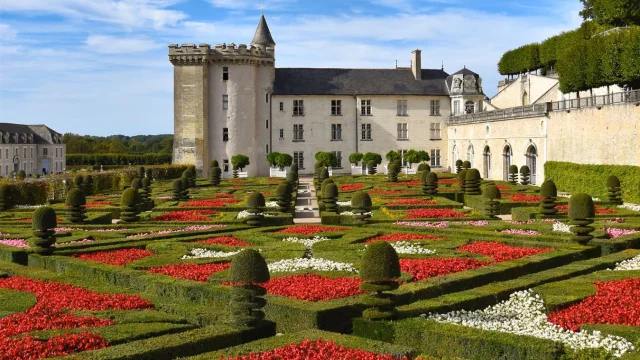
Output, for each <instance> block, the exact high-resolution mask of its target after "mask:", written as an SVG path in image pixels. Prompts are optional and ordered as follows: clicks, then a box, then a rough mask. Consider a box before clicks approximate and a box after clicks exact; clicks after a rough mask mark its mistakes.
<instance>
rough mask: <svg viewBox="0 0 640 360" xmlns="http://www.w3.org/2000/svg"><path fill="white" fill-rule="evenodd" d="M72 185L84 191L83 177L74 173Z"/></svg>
mask: <svg viewBox="0 0 640 360" xmlns="http://www.w3.org/2000/svg"><path fill="white" fill-rule="evenodd" d="M73 186H74V187H75V188H78V189H80V190H82V191H84V177H82V175H76V176H74V177H73Z"/></svg>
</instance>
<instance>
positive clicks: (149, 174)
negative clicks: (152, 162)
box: [147, 169, 153, 182]
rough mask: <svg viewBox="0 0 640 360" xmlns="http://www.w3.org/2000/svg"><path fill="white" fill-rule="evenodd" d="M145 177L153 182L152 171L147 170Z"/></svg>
mask: <svg viewBox="0 0 640 360" xmlns="http://www.w3.org/2000/svg"><path fill="white" fill-rule="evenodd" d="M147 177H148V178H149V180H151V182H153V170H151V169H147Z"/></svg>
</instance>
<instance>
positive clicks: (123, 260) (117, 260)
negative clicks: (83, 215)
mask: <svg viewBox="0 0 640 360" xmlns="http://www.w3.org/2000/svg"><path fill="white" fill-rule="evenodd" d="M153 255H155V254H154V253H153V252H151V251H149V250H144V249H119V250H109V251H98V252H93V253H86V254H73V255H72V256H73V257H74V258H76V259H81V260H86V261H94V262H100V263H103V264H109V265H115V266H120V267H124V266H125V265H126V264H128V263H130V262H132V261H136V260H138V259H142V258H146V257H149V256H153Z"/></svg>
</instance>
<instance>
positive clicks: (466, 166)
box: [462, 160, 471, 170]
mask: <svg viewBox="0 0 640 360" xmlns="http://www.w3.org/2000/svg"><path fill="white" fill-rule="evenodd" d="M462 168H463V169H467V170H468V169H471V161H469V160H466V161H464V162H462Z"/></svg>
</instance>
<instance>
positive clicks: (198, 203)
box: [178, 194, 241, 208]
mask: <svg viewBox="0 0 640 360" xmlns="http://www.w3.org/2000/svg"><path fill="white" fill-rule="evenodd" d="M218 195H220V194H218ZM225 195H227V194H225ZM232 196H233V195H232ZM240 201H241V200H240V199H235V198H233V197H231V198H221V199H213V200H191V201H188V202H186V203H181V204H180V205H178V207H187V208H191V207H224V206H226V205H227V204H235V203H239V202H240Z"/></svg>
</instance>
